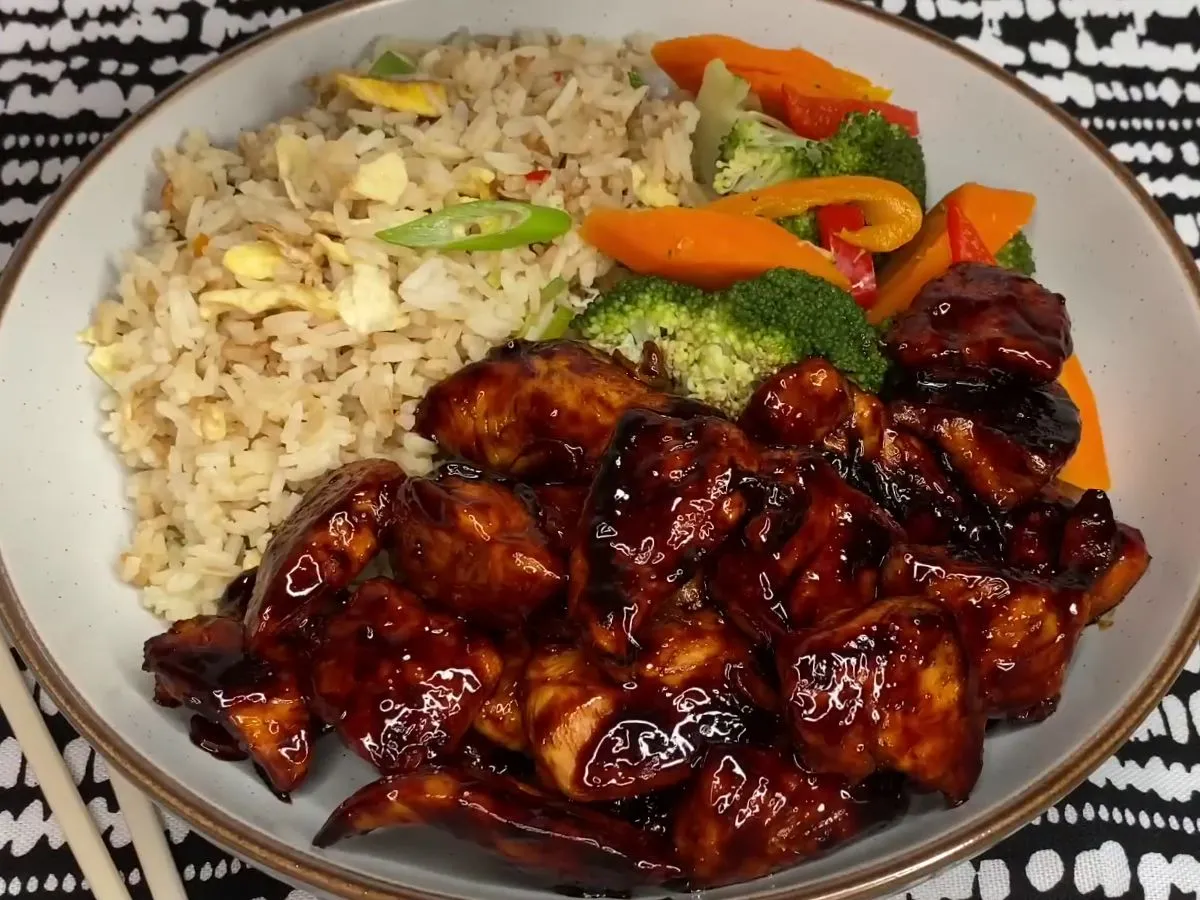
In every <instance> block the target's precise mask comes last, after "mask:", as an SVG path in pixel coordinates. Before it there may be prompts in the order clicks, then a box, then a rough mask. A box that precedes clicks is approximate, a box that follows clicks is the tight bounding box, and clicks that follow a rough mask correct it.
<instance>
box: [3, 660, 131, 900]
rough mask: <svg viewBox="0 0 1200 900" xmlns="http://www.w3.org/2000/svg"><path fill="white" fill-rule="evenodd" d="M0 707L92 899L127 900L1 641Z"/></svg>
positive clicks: (114, 868)
mask: <svg viewBox="0 0 1200 900" xmlns="http://www.w3.org/2000/svg"><path fill="white" fill-rule="evenodd" d="M0 709H3V710H4V715H5V716H6V717H7V719H8V723H9V725H10V726H11V727H12V730H13V734H15V735H16V737H17V743H18V744H20V745H21V750H22V751H23V752H24V753H25V758H26V759H27V760H28V761H29V765H31V766H32V767H33V772H34V774H35V775H37V780H38V784H39V785H40V786H41V789H42V794H43V795H44V796H45V798H46V802H47V803H48V804H49V805H50V810H51V811H52V812H53V813H54V816H55V818H57V819H58V824H59V827H60V828H62V832H63V836H64V837H66V839H67V844H68V845H69V846H70V847H71V852H72V853H74V854H75V861H76V862H78V863H79V869H80V871H81V872H82V873H83V877H84V878H86V879H87V882H88V887H90V888H91V889H92V895H93V897H95V900H130V896H129V891H128V890H127V889H126V887H125V881H124V879H123V878H122V877H121V873H120V872H118V871H117V866H116V863H114V862H113V858H112V856H111V855H109V852H108V847H106V846H105V844H104V838H102V837H101V836H100V831H99V830H98V829H97V828H96V823H95V822H94V821H93V820H92V816H91V814H90V813H89V812H88V810H87V807H86V806H84V803H83V798H82V797H80V796H79V791H78V790H76V788H75V779H74V778H73V777H72V776H71V773H70V771H69V770H68V769H67V764H66V762H64V761H63V758H62V755H61V754H60V753H59V752H58V747H57V745H56V744H55V743H54V738H52V737H51V736H50V730H49V729H48V728H47V727H46V722H45V720H44V719H42V714H41V712H40V711H39V710H38V708H37V704H36V703H34V701H33V695H32V694H30V692H29V690H28V689H27V688H26V687H25V681H24V679H22V678H21V671H20V670H19V669H18V668H17V664H16V662H15V661H14V660H13V657H12V653H11V652H9V646H8V642H7V641H0Z"/></svg>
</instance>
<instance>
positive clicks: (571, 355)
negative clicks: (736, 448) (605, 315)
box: [416, 341, 673, 482]
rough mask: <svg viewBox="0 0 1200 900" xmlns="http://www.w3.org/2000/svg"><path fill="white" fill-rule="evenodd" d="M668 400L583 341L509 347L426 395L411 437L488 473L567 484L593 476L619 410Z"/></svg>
mask: <svg viewBox="0 0 1200 900" xmlns="http://www.w3.org/2000/svg"><path fill="white" fill-rule="evenodd" d="M672 402H673V398H671V397H670V396H669V395H667V394H664V393H662V392H660V391H656V390H654V389H653V388H651V387H650V386H649V385H648V384H646V383H645V382H643V381H641V380H639V379H638V378H637V376H636V375H635V374H634V373H633V372H631V371H630V370H629V369H627V368H625V367H624V366H621V365H620V364H618V363H617V362H615V361H613V359H612V358H610V357H608V356H605V355H604V354H603V353H600V352H599V351H597V350H593V349H592V348H591V347H589V346H587V345H586V344H579V343H574V342H571V341H553V342H549V343H533V344H531V343H526V342H523V341H514V342H511V343H509V344H505V345H504V346H503V347H497V348H496V349H494V350H492V352H491V353H489V354H488V355H487V357H486V358H485V359H483V360H481V361H480V362H476V363H471V364H470V365H468V366H464V367H463V368H461V369H459V370H458V371H457V372H455V373H454V374H453V375H451V376H449V377H448V378H446V379H444V380H443V381H441V382H439V383H438V384H436V385H434V386H433V387H432V388H430V390H429V392H428V393H427V394H426V395H425V398H424V399H423V400H422V401H421V404H420V406H418V408H417V421H416V430H417V432H418V433H419V434H422V435H424V436H425V437H427V438H429V439H430V440H434V441H437V443H438V444H439V446H440V447H441V448H442V450H443V451H445V452H446V453H449V454H451V455H454V456H460V457H463V458H464V459H467V460H469V461H470V462H473V463H475V464H476V465H479V466H482V467H483V468H485V469H488V470H490V471H492V472H498V473H503V474H508V475H512V476H515V477H518V478H520V479H521V480H523V481H530V482H537V481H564V482H566V481H573V480H576V479H578V478H580V477H587V476H589V475H590V474H591V473H592V472H593V471H594V470H595V468H596V465H597V463H598V462H599V460H600V456H601V454H603V452H604V448H605V447H606V446H607V445H608V439H609V437H610V436H611V435H612V431H613V428H614V427H615V426H616V424H617V420H618V419H620V418H621V416H622V414H623V413H624V412H625V411H626V410H629V409H633V408H642V409H656V410H665V409H668V408H669V407H670V406H671V404H672Z"/></svg>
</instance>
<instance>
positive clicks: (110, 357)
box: [87, 329, 128, 388]
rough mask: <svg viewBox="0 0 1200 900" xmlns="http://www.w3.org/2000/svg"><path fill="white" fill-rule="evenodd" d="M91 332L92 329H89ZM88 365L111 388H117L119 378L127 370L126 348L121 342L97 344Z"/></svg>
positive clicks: (88, 359) (89, 357) (93, 348)
mask: <svg viewBox="0 0 1200 900" xmlns="http://www.w3.org/2000/svg"><path fill="white" fill-rule="evenodd" d="M89 330H90V329H89ZM87 364H88V365H89V366H90V367H91V369H92V371H93V372H95V373H96V374H97V375H99V376H100V378H101V379H103V380H104V383H105V384H107V385H108V386H109V387H111V388H116V386H117V384H116V379H117V376H118V375H120V374H121V373H122V372H124V371H125V370H126V368H127V367H128V360H127V359H126V358H125V348H124V347H122V346H121V344H120V342H118V343H115V344H96V345H95V346H93V347H92V352H91V353H89V354H88V358H87Z"/></svg>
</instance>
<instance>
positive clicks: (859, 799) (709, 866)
mask: <svg viewBox="0 0 1200 900" xmlns="http://www.w3.org/2000/svg"><path fill="white" fill-rule="evenodd" d="M906 805H907V804H906V801H905V798H904V794H903V791H902V785H901V781H900V779H898V778H894V777H886V776H883V777H881V776H875V777H873V778H871V779H868V780H867V781H864V782H862V783H861V784H858V785H851V784H850V783H849V782H848V781H846V779H844V778H842V777H841V776H840V775H816V774H813V773H811V772H807V771H805V770H804V769H802V768H800V767H799V766H798V765H797V764H796V763H795V761H794V760H793V759H792V757H791V753H790V752H789V751H784V750H779V749H759V748H755V747H713V748H712V749H711V750H710V751H709V754H708V757H707V759H706V761H705V763H704V765H703V767H701V769H700V773H699V775H698V776H697V777H696V780H695V781H694V782H693V783H692V784H691V785H690V786H689V788H688V790H687V794H686V796H685V797H684V799H683V802H682V803H681V804H680V805H679V807H678V809H677V811H676V814H675V820H674V829H673V837H674V842H675V852H676V854H677V855H678V859H679V864H680V865H681V866H682V867H683V871H684V874H685V875H686V876H687V877H688V879H689V886H690V887H691V888H692V889H697V888H708V887H717V886H720V885H723V884H732V883H734V882H738V881H749V880H751V879H753V878H761V877H762V876H764V875H769V874H771V873H772V872H776V871H778V870H780V869H783V868H785V867H787V866H791V865H795V864H796V863H798V862H801V861H802V860H804V859H807V858H809V857H812V856H816V855H818V854H820V853H823V852H824V851H826V850H828V849H830V848H831V847H833V846H835V845H837V844H841V843H844V842H845V841H847V840H850V839H851V838H854V837H857V836H858V835H861V834H862V833H863V832H865V831H867V830H868V829H870V828H872V827H874V826H877V825H879V824H881V823H883V822H885V821H887V820H888V819H891V818H894V817H895V816H897V815H899V814H900V813H901V812H903V811H904V808H905V806H906Z"/></svg>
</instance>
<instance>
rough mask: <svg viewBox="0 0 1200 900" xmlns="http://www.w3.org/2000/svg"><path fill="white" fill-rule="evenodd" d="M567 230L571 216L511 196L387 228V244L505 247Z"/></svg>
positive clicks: (536, 241)
mask: <svg viewBox="0 0 1200 900" xmlns="http://www.w3.org/2000/svg"><path fill="white" fill-rule="evenodd" d="M570 230H571V217H570V216H569V215H568V214H567V213H565V212H563V211H562V210H561V209H555V208H554V207H552V206H535V205H534V204H532V203H520V202H518V201H516V200H473V201H470V202H467V203H458V204H455V205H454V206H448V207H446V208H445V209H443V210H440V211H438V212H435V213H430V214H429V215H427V216H422V217H421V218H419V219H415V220H413V221H412V222H408V223H406V224H404V225H397V226H396V227H394V228H387V229H384V230H383V231H380V232H378V233H376V235H375V237H377V238H379V239H380V240H381V241H386V242H387V243H389V244H398V245H400V246H401V247H414V248H420V249H432V250H508V249H510V248H512V247H525V246H528V245H529V244H541V243H545V242H546V241H552V240H554V238H556V237H558V236H559V235H563V234H566V233H567V232H568V231H570Z"/></svg>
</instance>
